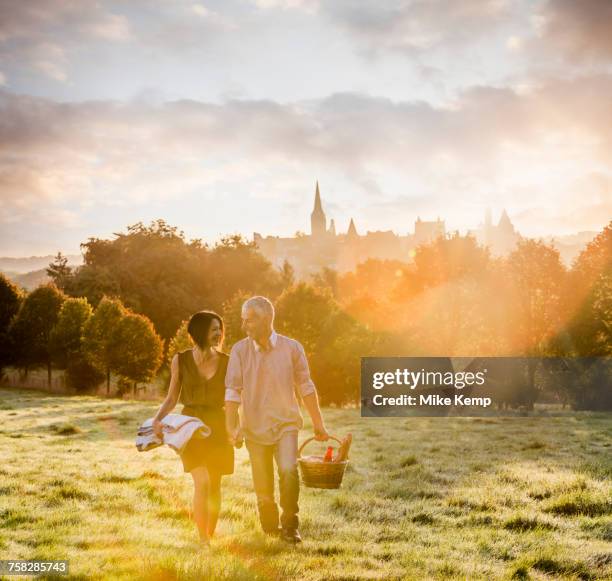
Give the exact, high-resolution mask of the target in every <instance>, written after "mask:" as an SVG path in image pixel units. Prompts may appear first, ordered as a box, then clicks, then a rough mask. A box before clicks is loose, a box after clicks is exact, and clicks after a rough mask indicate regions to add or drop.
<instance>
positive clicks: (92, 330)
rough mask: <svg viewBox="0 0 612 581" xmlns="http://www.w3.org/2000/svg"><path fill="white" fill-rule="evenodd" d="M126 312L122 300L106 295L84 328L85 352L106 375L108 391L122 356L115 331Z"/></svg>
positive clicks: (87, 357)
mask: <svg viewBox="0 0 612 581" xmlns="http://www.w3.org/2000/svg"><path fill="white" fill-rule="evenodd" d="M125 314H126V310H125V307H124V306H123V305H122V304H121V301H119V300H117V299H111V298H108V297H105V298H103V299H102V300H101V301H100V304H99V305H98V306H97V308H96V310H95V311H94V314H93V315H92V316H91V317H90V318H89V320H88V321H87V324H86V325H85V328H84V330H83V352H84V354H85V357H86V359H87V360H88V361H89V363H91V365H93V366H94V367H95V368H96V369H98V370H99V371H100V372H102V373H104V374H105V375H106V388H107V392H108V391H110V373H111V370H113V369H115V368H116V366H117V364H118V362H119V359H120V358H121V356H122V353H121V346H120V345H119V344H118V342H117V340H116V338H115V332H116V329H117V327H118V325H119V322H120V321H121V319H122V318H123V317H124V316H125Z"/></svg>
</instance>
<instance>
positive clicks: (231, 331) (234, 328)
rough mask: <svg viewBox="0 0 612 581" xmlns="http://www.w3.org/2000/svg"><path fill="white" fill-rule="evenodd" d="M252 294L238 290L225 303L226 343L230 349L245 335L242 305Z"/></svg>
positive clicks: (223, 311) (226, 346) (224, 325)
mask: <svg viewBox="0 0 612 581" xmlns="http://www.w3.org/2000/svg"><path fill="white" fill-rule="evenodd" d="M250 296H251V295H250V294H249V293H247V292H244V291H238V292H237V293H235V294H234V295H233V296H232V297H231V298H229V299H228V300H227V301H225V302H224V303H223V310H222V313H223V328H224V334H225V339H224V345H225V348H226V349H228V350H229V349H231V348H232V346H233V345H234V343H236V342H238V341H240V339H242V338H243V337H244V336H245V334H244V331H243V330H242V305H243V304H244V302H245V301H246V300H247V299H248V298H249V297H250Z"/></svg>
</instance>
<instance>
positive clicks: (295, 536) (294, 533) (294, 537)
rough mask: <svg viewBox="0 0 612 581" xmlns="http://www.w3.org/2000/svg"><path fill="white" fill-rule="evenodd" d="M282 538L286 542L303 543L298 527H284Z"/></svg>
mask: <svg viewBox="0 0 612 581" xmlns="http://www.w3.org/2000/svg"><path fill="white" fill-rule="evenodd" d="M281 539H282V540H283V541H285V542H286V543H293V544H297V543H301V542H302V537H301V536H300V531H298V530H297V529H283V531H282V533H281Z"/></svg>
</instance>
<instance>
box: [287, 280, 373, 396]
mask: <svg viewBox="0 0 612 581" xmlns="http://www.w3.org/2000/svg"><path fill="white" fill-rule="evenodd" d="M276 317H277V323H276V327H277V328H278V329H279V331H280V332H282V333H283V334H286V335H288V336H290V337H292V338H295V339H297V340H298V341H299V342H300V343H301V344H302V346H303V347H304V350H305V351H306V354H307V356H308V359H309V365H310V370H311V375H312V378H313V381H314V383H315V385H316V386H317V391H318V392H319V395H320V397H321V401H322V402H323V403H326V404H329V403H336V404H342V403H346V402H349V401H357V400H358V398H359V374H360V361H361V360H360V358H361V357H362V356H366V355H369V354H373V351H374V349H375V343H376V336H375V334H373V333H371V332H369V331H368V330H367V329H366V328H365V327H364V326H363V325H360V324H359V323H357V322H356V321H355V320H354V319H353V318H352V317H351V316H350V315H348V314H346V313H344V312H342V311H341V310H340V308H339V305H338V304H337V303H336V302H335V301H334V300H333V298H332V296H331V293H330V292H329V291H327V290H321V289H318V288H316V287H313V286H311V285H308V284H306V283H303V282H302V283H299V284H297V285H295V286H293V287H291V288H288V289H286V290H285V291H284V292H283V294H282V295H281V297H280V298H279V299H278V301H277V304H276Z"/></svg>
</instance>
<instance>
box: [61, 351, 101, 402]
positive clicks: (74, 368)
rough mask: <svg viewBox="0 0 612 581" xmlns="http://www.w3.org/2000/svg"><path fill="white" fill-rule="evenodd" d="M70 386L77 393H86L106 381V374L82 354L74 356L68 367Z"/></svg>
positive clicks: (67, 376)
mask: <svg viewBox="0 0 612 581" xmlns="http://www.w3.org/2000/svg"><path fill="white" fill-rule="evenodd" d="M66 380H67V382H68V385H69V386H70V387H72V388H73V389H75V390H76V391H77V393H85V392H87V391H89V390H91V389H93V388H94V387H96V386H98V385H100V383H102V381H104V374H103V373H101V372H100V371H99V370H98V369H96V368H95V367H94V366H93V365H92V364H91V363H89V361H87V359H86V358H85V356H84V355H83V354H82V353H76V354H73V355H72V356H71V357H70V359H69V360H68V364H67V367H66Z"/></svg>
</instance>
